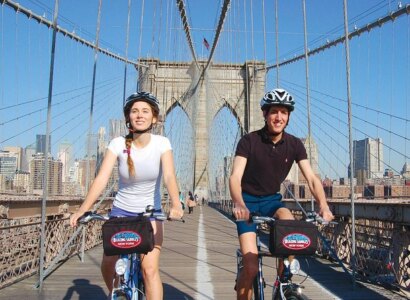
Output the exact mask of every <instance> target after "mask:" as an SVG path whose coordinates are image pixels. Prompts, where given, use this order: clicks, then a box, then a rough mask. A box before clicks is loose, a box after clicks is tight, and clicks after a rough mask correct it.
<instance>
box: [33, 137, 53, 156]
mask: <svg viewBox="0 0 410 300" xmlns="http://www.w3.org/2000/svg"><path fill="white" fill-rule="evenodd" d="M36 153H43V154H45V153H46V135H45V134H37V135H36ZM48 153H51V135H49V137H48Z"/></svg>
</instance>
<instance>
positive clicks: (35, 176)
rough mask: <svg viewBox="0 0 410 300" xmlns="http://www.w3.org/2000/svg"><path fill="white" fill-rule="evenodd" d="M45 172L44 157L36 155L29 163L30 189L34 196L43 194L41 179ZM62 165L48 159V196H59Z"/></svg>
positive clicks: (57, 161)
mask: <svg viewBox="0 0 410 300" xmlns="http://www.w3.org/2000/svg"><path fill="white" fill-rule="evenodd" d="M44 171H45V157H44V155H43V154H36V155H35V156H34V158H33V160H32V161H31V162H30V188H31V190H32V191H33V193H34V194H40V195H41V194H42V193H43V186H44V185H43V177H44ZM62 175H63V164H62V162H61V161H59V160H54V159H52V158H50V157H49V158H48V176H47V190H48V194H49V195H61V194H62V192H63V188H62Z"/></svg>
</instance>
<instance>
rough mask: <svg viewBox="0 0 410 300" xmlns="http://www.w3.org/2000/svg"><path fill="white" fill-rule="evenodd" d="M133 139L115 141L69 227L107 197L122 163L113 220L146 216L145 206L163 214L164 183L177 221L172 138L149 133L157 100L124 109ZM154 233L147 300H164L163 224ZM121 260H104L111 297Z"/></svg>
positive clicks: (143, 99) (148, 97) (139, 99)
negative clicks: (161, 267) (101, 197)
mask: <svg viewBox="0 0 410 300" xmlns="http://www.w3.org/2000/svg"><path fill="white" fill-rule="evenodd" d="M123 111H124V117H125V121H126V126H127V128H128V130H129V133H128V135H127V136H125V137H117V138H114V139H113V140H112V141H111V142H110V144H109V146H108V150H107V151H106V154H105V157H104V160H103V163H102V165H101V168H100V171H99V173H98V175H97V177H96V178H95V180H94V182H93V184H92V185H91V188H90V190H89V192H88V194H87V196H86V198H85V200H84V202H83V204H82V205H81V206H80V208H79V209H78V211H77V212H76V213H74V214H72V215H71V217H70V225H71V226H73V227H74V226H76V225H77V220H78V219H79V218H80V217H81V216H82V215H83V214H84V213H85V212H87V211H88V210H90V209H91V207H92V205H93V204H94V203H95V202H96V200H97V198H98V197H99V195H100V194H101V193H102V192H103V190H104V188H105V187H106V185H107V182H108V180H109V178H110V176H111V173H112V170H113V168H114V165H115V163H116V162H117V161H118V171H119V189H118V192H117V194H116V196H115V199H114V202H113V207H112V210H111V212H110V218H112V217H129V216H135V215H138V214H140V213H144V212H145V209H146V207H147V205H152V206H154V209H155V211H158V212H160V211H161V193H160V192H161V178H163V180H164V183H165V186H166V187H167V190H168V194H169V197H170V209H169V217H170V218H173V219H179V218H182V216H183V210H182V207H181V203H180V201H179V193H178V185H177V180H176V176H175V167H174V160H173V155H172V148H171V144H170V142H169V140H168V138H166V137H163V136H159V135H154V134H152V133H151V129H152V127H153V125H154V124H155V123H156V122H157V121H158V117H159V101H158V99H157V98H156V97H155V96H154V95H152V94H150V93H146V92H137V93H133V94H132V95H130V96H129V97H128V98H127V99H126V101H125V103H124V107H123ZM151 223H152V226H153V229H154V244H155V246H154V249H153V250H152V251H151V252H149V253H147V254H145V255H143V257H142V264H141V267H142V274H143V277H144V286H145V292H146V296H147V299H163V286H162V282H161V278H160V273H159V258H160V252H161V247H162V242H163V231H164V229H163V223H162V222H161V221H155V220H154V221H151ZM117 259H118V257H117V256H106V255H105V254H104V255H103V259H102V263H101V271H102V275H103V278H104V281H105V284H106V285H107V288H108V290H109V291H110V293H111V292H112V288H113V278H114V275H115V270H114V265H115V262H116V261H117Z"/></svg>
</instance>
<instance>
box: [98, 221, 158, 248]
mask: <svg viewBox="0 0 410 300" xmlns="http://www.w3.org/2000/svg"><path fill="white" fill-rule="evenodd" d="M102 232H103V248H104V254H105V255H109V256H112V255H119V254H130V253H144V254H147V253H148V252H150V251H151V250H152V249H154V230H153V228H152V225H151V222H150V220H149V218H147V217H144V216H137V217H123V218H121V217H120V218H112V219H109V220H108V221H106V222H105V223H104V224H103V226H102Z"/></svg>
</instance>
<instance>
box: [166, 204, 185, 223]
mask: <svg viewBox="0 0 410 300" xmlns="http://www.w3.org/2000/svg"><path fill="white" fill-rule="evenodd" d="M183 215H184V211H183V210H182V206H181V204H179V205H177V207H174V206H171V208H170V209H169V218H171V219H175V220H179V219H182V216H183Z"/></svg>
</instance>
